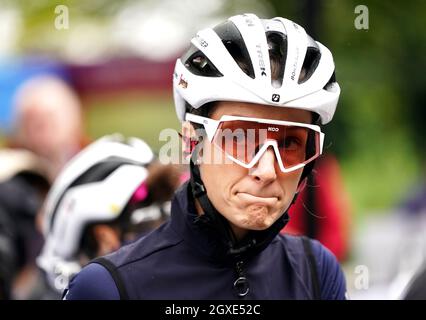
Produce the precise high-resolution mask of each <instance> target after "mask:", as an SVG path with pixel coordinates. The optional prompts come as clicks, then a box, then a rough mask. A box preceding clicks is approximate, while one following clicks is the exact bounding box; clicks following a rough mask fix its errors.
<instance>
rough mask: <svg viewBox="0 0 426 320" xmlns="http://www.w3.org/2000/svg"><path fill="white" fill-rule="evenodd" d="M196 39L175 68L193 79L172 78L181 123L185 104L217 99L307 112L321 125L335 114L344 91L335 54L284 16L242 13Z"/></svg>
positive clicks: (205, 31) (196, 103) (198, 35)
mask: <svg viewBox="0 0 426 320" xmlns="http://www.w3.org/2000/svg"><path fill="white" fill-rule="evenodd" d="M197 37H198V39H197ZM197 37H195V38H194V39H193V40H192V42H191V43H192V46H191V48H190V49H189V50H188V51H187V52H186V53H185V54H184V55H183V56H182V57H181V58H180V59H177V61H176V66H175V72H176V74H181V75H182V77H183V79H185V81H186V82H187V83H189V82H190V83H191V86H190V87H189V86H186V87H185V86H184V85H182V83H181V81H180V79H179V78H174V81H173V87H174V99H175V106H176V112H177V115H178V118H179V119H180V120H181V121H184V118H185V112H186V106H187V105H190V106H191V107H192V108H194V109H198V108H200V107H201V106H203V105H205V104H206V103H208V102H213V101H241V102H247V103H253V104H263V105H272V106H275V107H286V108H297V109H302V110H308V111H312V112H314V113H317V114H318V115H319V119H320V121H321V123H322V124H326V123H328V122H330V121H331V119H332V118H333V115H334V112H335V109H336V105H337V102H338V99H339V95H340V87H339V85H338V83H337V82H336V80H335V75H334V69H335V67H334V61H333V56H332V54H331V52H330V51H329V50H328V49H327V48H326V47H325V46H324V45H322V44H321V43H319V42H317V41H314V40H313V39H312V38H311V37H310V36H309V35H307V34H306V32H305V30H304V29H303V27H301V26H299V25H297V24H296V23H294V22H292V21H290V20H288V19H284V18H281V17H276V18H273V19H259V18H258V17H257V16H256V15H254V14H244V15H237V16H233V17H231V18H229V19H228V21H226V22H225V23H222V24H220V25H218V26H216V27H214V28H207V29H204V30H201V31H200V32H198V34H197ZM200 39H201V40H200ZM206 44H208V45H206ZM284 48H285V50H284ZM271 57H272V58H273V59H275V60H274V61H273V62H274V63H271ZM277 57H278V58H277ZM271 65H272V67H271ZM277 70H278V71H277ZM273 71H274V72H273ZM271 91H273V92H274V95H272V92H271ZM271 96H272V97H274V98H273V99H271ZM277 103H279V104H277Z"/></svg>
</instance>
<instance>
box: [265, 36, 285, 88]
mask: <svg viewBox="0 0 426 320" xmlns="http://www.w3.org/2000/svg"><path fill="white" fill-rule="evenodd" d="M266 39H267V41H268V48H269V60H270V61H271V84H272V86H273V87H274V88H280V87H281V85H282V83H283V77H284V67H285V63H286V59H287V37H286V35H285V34H283V33H281V32H267V33H266Z"/></svg>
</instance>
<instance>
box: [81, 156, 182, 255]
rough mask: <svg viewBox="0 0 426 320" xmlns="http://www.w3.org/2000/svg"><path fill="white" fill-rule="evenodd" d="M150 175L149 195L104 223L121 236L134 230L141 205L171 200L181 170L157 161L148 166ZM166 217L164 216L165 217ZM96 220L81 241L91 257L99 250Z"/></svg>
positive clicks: (148, 178) (82, 246)
mask: <svg viewBox="0 0 426 320" xmlns="http://www.w3.org/2000/svg"><path fill="white" fill-rule="evenodd" d="M147 169H148V172H149V175H148V177H147V179H146V180H145V182H144V183H145V184H146V186H147V189H148V190H149V191H148V196H147V198H145V199H144V200H143V201H141V202H137V203H131V202H129V203H128V204H127V206H126V207H125V208H124V209H123V213H122V214H120V215H119V216H118V218H117V219H115V220H113V221H110V222H105V223H102V224H104V225H107V226H109V227H111V228H116V229H118V230H119V231H120V233H121V234H120V236H121V238H123V237H124V236H125V234H126V233H127V232H130V231H133V230H132V226H131V222H130V218H131V215H132V213H133V212H134V211H135V210H136V209H138V208H141V207H145V206H149V205H151V204H154V203H158V204H162V203H165V202H167V201H169V200H170V199H171V198H172V197H173V194H174V191H175V190H176V188H177V187H178V186H179V178H180V171H179V168H177V167H176V166H173V165H162V164H161V163H160V162H158V161H155V162H152V163H150V164H149V165H148V166H147ZM163 218H164V217H163ZM99 224H100V223H99V222H95V223H92V224H89V225H87V226H86V228H85V229H84V231H83V234H82V238H81V242H80V246H79V248H80V253H83V254H85V255H86V256H87V257H88V258H89V259H93V258H95V257H96V256H97V252H98V250H99V245H98V241H97V239H96V236H95V232H94V229H95V226H97V225H99Z"/></svg>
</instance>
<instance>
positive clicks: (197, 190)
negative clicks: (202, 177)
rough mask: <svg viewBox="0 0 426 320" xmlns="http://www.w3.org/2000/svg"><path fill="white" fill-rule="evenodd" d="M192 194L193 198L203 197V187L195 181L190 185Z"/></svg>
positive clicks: (204, 190) (204, 192)
mask: <svg viewBox="0 0 426 320" xmlns="http://www.w3.org/2000/svg"><path fill="white" fill-rule="evenodd" d="M192 194H193V195H194V197H195V198H199V197H200V196H202V195H205V194H206V189H205V188H204V185H203V184H201V183H199V182H197V181H194V183H193V184H192Z"/></svg>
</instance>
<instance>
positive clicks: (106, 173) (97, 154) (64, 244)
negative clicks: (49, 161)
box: [37, 135, 154, 290]
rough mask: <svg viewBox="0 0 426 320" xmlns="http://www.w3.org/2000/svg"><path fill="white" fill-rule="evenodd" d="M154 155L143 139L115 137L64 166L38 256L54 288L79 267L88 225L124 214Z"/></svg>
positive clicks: (46, 210) (51, 195) (52, 192)
mask: <svg viewBox="0 0 426 320" xmlns="http://www.w3.org/2000/svg"><path fill="white" fill-rule="evenodd" d="M153 158H154V154H153V152H152V150H151V149H150V147H149V146H148V145H147V144H146V143H145V142H143V141H142V140H140V139H137V138H129V139H127V141H125V140H124V139H123V138H122V137H121V136H119V135H113V136H106V137H103V138H101V139H99V140H97V141H95V142H94V143H92V144H91V145H89V146H88V147H87V148H85V149H84V150H83V151H81V152H80V153H79V154H77V155H76V156H75V157H74V158H73V159H72V160H71V161H70V162H69V163H68V164H67V165H66V167H65V168H64V169H63V171H62V172H61V174H60V175H59V176H58V177H57V179H56V180H55V182H54V184H53V186H52V188H51V190H50V191H49V194H48V195H47V199H46V202H45V207H44V217H43V219H44V221H43V222H44V224H43V234H44V236H45V244H44V247H43V250H42V252H41V254H40V256H39V257H38V258H37V264H38V266H39V267H40V268H41V269H42V270H44V271H45V272H46V274H47V276H48V280H49V282H50V284H51V285H52V286H53V287H54V288H56V289H58V290H62V289H63V286H62V284H64V285H66V283H67V281H65V280H67V277H68V276H71V275H73V274H75V273H76V272H78V271H79V269H80V265H79V263H78V262H77V261H76V254H77V253H78V252H79V249H80V248H79V246H80V242H81V238H82V235H83V232H84V229H85V228H86V227H87V226H88V225H89V224H91V223H101V222H109V221H113V220H115V219H117V218H118V217H119V216H120V215H121V214H122V213H123V210H124V209H125V207H126V205H127V204H128V202H129V200H130V199H131V197H132V196H133V194H134V193H135V191H136V190H138V187H139V186H141V184H142V183H143V182H144V181H145V179H146V178H147V176H148V171H147V169H146V168H145V166H146V165H147V164H149V163H150V162H151V161H152V160H153ZM64 279H65V280H64ZM58 281H59V282H58ZM64 281H65V283H64Z"/></svg>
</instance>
